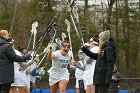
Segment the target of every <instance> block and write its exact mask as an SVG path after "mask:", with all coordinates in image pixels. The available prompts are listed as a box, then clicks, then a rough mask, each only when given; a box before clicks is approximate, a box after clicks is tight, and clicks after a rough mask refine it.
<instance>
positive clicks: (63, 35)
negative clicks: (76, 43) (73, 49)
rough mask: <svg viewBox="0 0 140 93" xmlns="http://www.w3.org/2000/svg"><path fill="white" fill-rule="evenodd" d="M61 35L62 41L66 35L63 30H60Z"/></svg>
mask: <svg viewBox="0 0 140 93" xmlns="http://www.w3.org/2000/svg"><path fill="white" fill-rule="evenodd" d="M61 36H62V41H64V40H65V38H66V37H67V36H66V34H65V33H64V32H62V34H61Z"/></svg>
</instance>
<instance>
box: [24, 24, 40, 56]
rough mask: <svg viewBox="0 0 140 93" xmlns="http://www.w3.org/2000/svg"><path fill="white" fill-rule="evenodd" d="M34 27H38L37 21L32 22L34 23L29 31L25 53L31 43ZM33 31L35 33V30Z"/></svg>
mask: <svg viewBox="0 0 140 93" xmlns="http://www.w3.org/2000/svg"><path fill="white" fill-rule="evenodd" d="M36 27H38V23H37V22H34V23H33V24H32V30H31V33H30V38H29V42H28V45H27V48H26V50H27V53H28V49H29V46H30V44H31V40H32V36H33V34H34V31H35V30H36ZM35 33H36V32H35Z"/></svg>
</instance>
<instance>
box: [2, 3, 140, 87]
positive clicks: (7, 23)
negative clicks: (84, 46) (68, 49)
mask: <svg viewBox="0 0 140 93" xmlns="http://www.w3.org/2000/svg"><path fill="white" fill-rule="evenodd" d="M69 1H70V0H69ZM78 1H82V2H84V4H82V5H81V4H79V5H78V7H79V10H78V13H79V18H80V25H81V29H82V33H83V37H84V41H85V42H87V41H88V40H89V39H90V38H91V37H92V35H93V34H98V33H100V32H101V31H104V30H110V31H111V36H112V37H113V38H114V40H115V42H116V54H117V60H116V65H117V67H118V70H119V72H121V75H122V77H123V78H125V77H127V78H139V77H140V0H106V2H107V3H105V2H104V1H103V0H99V1H100V4H92V5H91V4H89V2H90V1H98V0H78ZM52 16H57V17H58V24H59V25H60V26H61V29H62V31H61V32H64V33H66V34H67V31H66V24H65V23H64V20H65V19H66V18H67V19H68V20H70V22H71V19H70V15H69V12H68V10H67V5H66V4H65V3H64V0H0V29H6V30H8V31H9V33H10V34H11V35H12V37H13V38H14V40H15V44H16V48H17V47H18V46H21V47H27V43H28V40H29V34H30V31H31V26H32V23H33V22H35V21H37V22H38V23H39V27H38V28H37V30H38V33H37V34H38V36H39V34H41V33H42V32H43V31H45V28H46V27H47V24H48V20H49V19H50V18H51V17H52ZM71 23H72V22H71ZM71 30H72V32H71V34H72V35H71V36H72V45H73V46H72V47H73V52H74V55H75V56H76V55H77V51H78V47H80V43H79V42H80V39H79V38H78V37H77V35H76V32H75V30H74V27H73V25H71ZM61 32H58V33H57V37H61ZM47 42H48V40H45V41H43V46H42V49H43V48H45V47H46V45H47ZM133 86H135V87H137V84H128V83H127V84H126V83H125V84H122V88H131V87H133Z"/></svg>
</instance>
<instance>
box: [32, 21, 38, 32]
mask: <svg viewBox="0 0 140 93" xmlns="http://www.w3.org/2000/svg"><path fill="white" fill-rule="evenodd" d="M37 27H38V22H37V21H36V22H34V23H33V24H32V30H31V32H32V33H33V34H35V35H36V33H37V30H36V28H37Z"/></svg>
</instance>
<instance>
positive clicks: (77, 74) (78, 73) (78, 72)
mask: <svg viewBox="0 0 140 93" xmlns="http://www.w3.org/2000/svg"><path fill="white" fill-rule="evenodd" d="M78 63H80V65H81V66H82V67H83V66H84V64H85V63H84V62H82V61H78ZM83 73H84V71H82V70H81V69H79V68H76V70H75V78H76V85H75V88H79V80H82V79H83Z"/></svg>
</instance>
